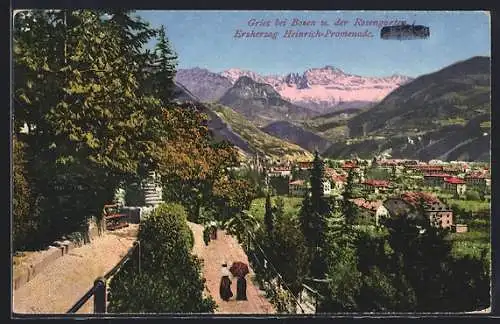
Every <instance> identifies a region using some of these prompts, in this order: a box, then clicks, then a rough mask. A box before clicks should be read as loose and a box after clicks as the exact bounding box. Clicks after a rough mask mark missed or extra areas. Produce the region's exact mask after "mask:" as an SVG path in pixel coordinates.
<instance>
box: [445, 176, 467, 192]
mask: <svg viewBox="0 0 500 324" xmlns="http://www.w3.org/2000/svg"><path fill="white" fill-rule="evenodd" d="M443 188H444V189H445V190H446V191H448V192H450V193H452V194H457V195H459V196H461V195H463V194H465V191H466V190H467V185H466V184H465V180H463V179H460V178H456V177H449V178H444V183H443Z"/></svg>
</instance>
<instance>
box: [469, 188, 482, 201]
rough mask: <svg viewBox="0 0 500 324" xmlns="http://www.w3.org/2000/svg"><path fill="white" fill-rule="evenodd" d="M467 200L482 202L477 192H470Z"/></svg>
mask: <svg viewBox="0 0 500 324" xmlns="http://www.w3.org/2000/svg"><path fill="white" fill-rule="evenodd" d="M465 198H466V199H467V200H473V201H479V200H481V195H480V194H479V192H477V191H475V190H469V191H467V192H466V193H465Z"/></svg>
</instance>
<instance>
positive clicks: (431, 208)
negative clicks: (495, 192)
mask: <svg viewBox="0 0 500 324" xmlns="http://www.w3.org/2000/svg"><path fill="white" fill-rule="evenodd" d="M324 163H325V167H324V177H323V182H322V184H323V185H322V187H323V194H324V196H330V197H333V198H335V199H338V200H341V199H342V192H343V190H344V187H345V185H346V182H347V178H348V174H349V172H352V174H353V182H354V184H355V188H356V190H355V191H354V192H355V193H357V197H355V198H353V199H351V201H352V202H353V203H354V204H355V206H356V207H357V209H358V222H359V224H365V225H375V226H378V225H379V224H380V219H381V218H383V217H388V216H390V215H392V216H398V215H402V214H405V213H406V214H408V213H409V212H410V211H411V210H412V208H415V207H417V206H416V205H417V204H418V202H419V201H420V200H421V199H423V200H424V201H425V203H426V204H425V206H426V210H425V212H426V216H427V217H429V219H430V220H431V222H433V223H435V224H436V225H438V226H441V227H444V228H449V229H450V230H452V231H453V232H457V233H463V232H466V231H467V224H464V222H463V221H461V219H460V218H461V217H460V215H456V214H455V215H454V208H452V205H458V206H463V205H466V204H469V205H473V206H479V208H476V210H475V211H474V213H475V215H474V214H472V216H478V217H480V216H481V215H483V216H484V215H487V214H488V215H489V212H490V211H489V202H490V200H491V175H490V169H489V167H488V164H487V163H479V162H462V161H452V162H443V161H439V160H432V161H429V162H422V161H417V160H406V159H387V158H380V157H379V158H373V159H372V160H362V159H357V158H355V159H351V160H329V159H327V160H325V161H324ZM252 167H253V168H255V169H257V170H259V171H260V172H264V173H265V174H266V183H267V184H268V185H269V186H270V187H271V188H272V190H273V192H274V194H276V195H283V196H289V197H301V198H302V197H304V195H305V193H306V192H307V191H308V189H309V188H310V183H309V176H310V175H309V173H310V172H309V171H310V169H311V168H312V161H305V162H296V163H294V162H290V161H286V162H282V161H270V160H267V161H265V162H259V160H258V159H255V161H254V162H253V164H252ZM457 210H458V209H457V208H455V211H457ZM471 213H472V212H471Z"/></svg>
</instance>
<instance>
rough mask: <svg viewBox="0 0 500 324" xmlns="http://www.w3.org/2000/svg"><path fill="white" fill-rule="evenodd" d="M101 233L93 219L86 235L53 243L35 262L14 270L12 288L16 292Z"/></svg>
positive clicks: (77, 234)
mask: <svg viewBox="0 0 500 324" xmlns="http://www.w3.org/2000/svg"><path fill="white" fill-rule="evenodd" d="M103 233H104V230H99V226H98V224H97V222H96V219H95V218H93V219H91V220H89V222H88V230H87V233H86V235H85V234H84V235H81V233H72V234H69V235H68V239H64V240H60V241H55V242H53V243H52V244H51V245H50V246H49V247H48V248H47V249H45V250H44V251H41V255H40V257H38V258H37V259H36V260H35V261H33V262H32V263H31V264H27V265H25V266H23V267H20V268H19V269H18V270H16V272H15V273H13V280H12V286H13V287H12V288H13V289H14V290H16V289H18V288H19V287H22V286H23V285H24V284H26V283H27V282H29V281H30V280H32V279H33V278H34V277H35V276H36V275H37V274H39V273H41V272H42V271H43V270H44V269H45V268H46V267H47V266H48V265H49V264H51V263H52V262H54V261H55V260H57V259H58V258H60V257H62V256H64V255H66V254H68V253H69V252H70V251H72V250H73V249H74V248H76V247H79V246H82V245H83V244H87V243H90V242H91V241H93V240H95V239H97V238H98V237H99V236H101V235H102V234H103Z"/></svg>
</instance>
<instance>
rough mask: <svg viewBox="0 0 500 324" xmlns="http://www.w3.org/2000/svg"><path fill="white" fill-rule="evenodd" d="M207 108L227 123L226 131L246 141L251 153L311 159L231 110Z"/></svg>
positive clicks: (290, 144) (296, 148)
mask: <svg viewBox="0 0 500 324" xmlns="http://www.w3.org/2000/svg"><path fill="white" fill-rule="evenodd" d="M209 107H210V109H211V110H212V111H213V112H214V113H215V114H216V115H217V116H218V117H219V118H220V119H222V120H223V121H224V122H225V123H227V125H228V127H227V129H229V130H230V131H231V132H234V133H236V134H238V135H239V136H240V137H241V138H242V139H243V140H245V141H246V143H247V145H248V146H249V148H250V149H251V150H252V151H254V152H258V153H260V154H262V155H266V156H269V157H271V158H283V159H288V160H305V159H312V154H311V153H310V152H308V151H306V150H304V149H303V148H301V147H300V146H298V145H295V144H292V143H288V142H286V141H283V140H281V139H279V138H277V137H273V136H271V135H269V134H267V133H265V132H263V131H261V130H260V129H259V128H257V127H256V126H255V125H254V124H253V123H251V122H249V121H248V120H247V119H246V118H245V117H244V116H242V115H241V114H239V113H238V112H236V111H234V110H233V109H231V108H229V107H226V106H223V105H220V104H209Z"/></svg>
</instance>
